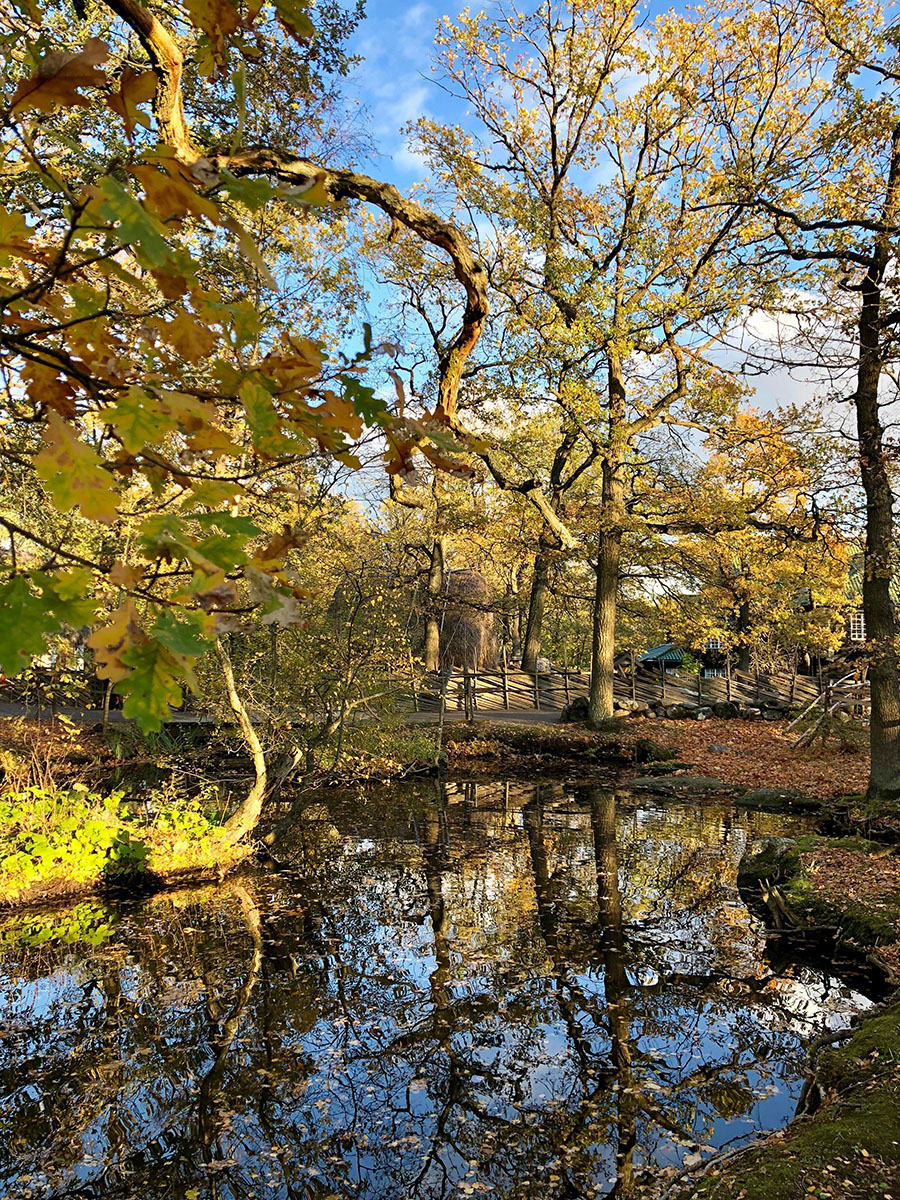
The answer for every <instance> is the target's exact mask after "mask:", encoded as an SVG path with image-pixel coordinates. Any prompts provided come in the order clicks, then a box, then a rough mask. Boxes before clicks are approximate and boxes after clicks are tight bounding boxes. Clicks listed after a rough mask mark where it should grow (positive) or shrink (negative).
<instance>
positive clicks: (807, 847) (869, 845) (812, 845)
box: [797, 833, 884, 854]
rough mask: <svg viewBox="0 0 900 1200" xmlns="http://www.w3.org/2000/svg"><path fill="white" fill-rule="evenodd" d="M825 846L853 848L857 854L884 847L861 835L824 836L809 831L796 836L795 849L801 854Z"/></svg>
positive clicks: (843, 848)
mask: <svg viewBox="0 0 900 1200" xmlns="http://www.w3.org/2000/svg"><path fill="white" fill-rule="evenodd" d="M825 847H831V848H833V849H835V850H855V851H856V852H857V853H858V854H875V853H876V852H877V851H878V850H883V849H884V846H882V844H881V843H880V842H872V841H869V839H868V838H862V837H839V838H824V837H819V836H818V835H817V834H812V833H810V834H805V835H804V836H803V837H799V838H797V849H798V850H799V851H800V853H801V854H811V853H812V852H813V851H814V850H821V849H823V848H825Z"/></svg>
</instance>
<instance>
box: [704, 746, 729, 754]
mask: <svg viewBox="0 0 900 1200" xmlns="http://www.w3.org/2000/svg"><path fill="white" fill-rule="evenodd" d="M706 749H707V751H708V752H709V753H710V754H725V753H727V751H729V750H730V749H731V747H730V746H707V747H706Z"/></svg>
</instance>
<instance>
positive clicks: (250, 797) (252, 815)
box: [216, 638, 268, 842]
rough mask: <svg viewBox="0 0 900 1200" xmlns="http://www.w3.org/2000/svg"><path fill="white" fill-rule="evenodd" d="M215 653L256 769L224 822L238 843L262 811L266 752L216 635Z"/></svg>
mask: <svg viewBox="0 0 900 1200" xmlns="http://www.w3.org/2000/svg"><path fill="white" fill-rule="evenodd" d="M216 655H217V656H218V659H219V663H220V665H221V667H222V678H223V679H224V681H225V692H226V695H227V696H228V703H229V705H230V706H231V711H232V712H233V713H234V715H235V717H236V718H237V723H238V725H239V726H240V729H241V733H242V734H243V735H244V741H245V742H246V743H247V746H248V747H249V749H250V754H251V755H252V757H253V767H254V770H255V771H256V780H255V781H254V784H253V787H252V788H251V789H250V791H249V792H248V793H247V797H246V799H245V800H244V803H243V804H242V805H241V806H240V808H239V809H238V810H237V812H236V813H234V814H233V815H232V816H231V817H229V818H228V820H227V821H226V822H225V832H226V833H227V835H228V838H229V840H230V841H232V842H239V841H240V840H241V838H243V837H246V836H247V834H248V833H250V832H251V831H252V830H253V829H254V828H255V826H256V824H257V822H258V821H259V817H260V814H261V812H262V805H263V798H264V797H265V794H266V784H267V782H268V776H267V772H266V755H265V752H264V750H263V746H262V742H261V741H260V740H259V735H258V734H257V732H256V730H255V729H254V727H253V722H252V721H251V720H250V716H249V714H248V712H247V710H246V708H244V704H243V701H242V700H241V697H240V695H239V694H238V690H237V687H236V686H235V682H234V672H233V671H232V669H231V659H230V658H229V657H228V651H227V650H226V649H225V647H224V645H223V644H222V639H221V638H216Z"/></svg>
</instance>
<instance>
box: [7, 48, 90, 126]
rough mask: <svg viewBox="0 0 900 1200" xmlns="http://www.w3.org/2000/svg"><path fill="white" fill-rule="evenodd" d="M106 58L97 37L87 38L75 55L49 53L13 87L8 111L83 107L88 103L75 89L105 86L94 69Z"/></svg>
mask: <svg viewBox="0 0 900 1200" xmlns="http://www.w3.org/2000/svg"><path fill="white" fill-rule="evenodd" d="M108 56H109V46H108V45H107V43H106V42H104V41H103V40H102V39H101V38H91V39H90V41H88V42H85V46H84V49H83V50H79V51H78V53H77V54H66V53H65V52H64V51H62V50H53V51H51V52H50V54H47V55H45V57H44V58H42V59H41V62H40V64H39V66H38V69H37V71H36V73H35V74H34V75H32V77H31V78H30V79H23V80H22V82H21V83H20V84H19V86H18V87H17V88H16V90H15V92H14V93H13V98H12V103H11V105H10V111H11V112H13V113H17V112H18V113H23V112H30V111H33V110H36V111H38V112H47V113H49V112H53V110H54V109H55V108H58V107H60V106H62V107H67V108H71V107H73V106H76V105H80V106H81V107H82V108H86V107H87V106H88V105H89V103H90V101H89V100H88V99H87V98H86V97H85V96H82V95H81V93H80V92H79V91H78V89H79V88H85V87H105V86H106V83H107V79H106V75H105V74H104V72H103V71H98V70H96V67H97V64H98V63H102V62H105V61H106V59H107V57H108Z"/></svg>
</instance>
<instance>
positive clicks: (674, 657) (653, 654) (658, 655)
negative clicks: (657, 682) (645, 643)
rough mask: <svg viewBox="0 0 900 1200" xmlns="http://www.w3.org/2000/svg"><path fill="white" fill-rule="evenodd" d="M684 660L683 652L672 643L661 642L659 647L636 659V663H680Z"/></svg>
mask: <svg viewBox="0 0 900 1200" xmlns="http://www.w3.org/2000/svg"><path fill="white" fill-rule="evenodd" d="M683 658H684V650H682V648H681V647H680V646H676V645H675V643H674V642H663V644H662V645H661V646H653V647H651V649H649V650H645V651H644V653H643V654H642V655H641V656H640V658H639V659H638V662H642V663H646V662H654V663H659V662H662V663H680V662H681V660H682V659H683Z"/></svg>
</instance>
